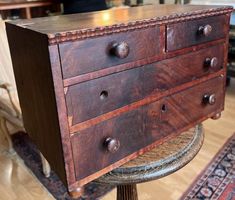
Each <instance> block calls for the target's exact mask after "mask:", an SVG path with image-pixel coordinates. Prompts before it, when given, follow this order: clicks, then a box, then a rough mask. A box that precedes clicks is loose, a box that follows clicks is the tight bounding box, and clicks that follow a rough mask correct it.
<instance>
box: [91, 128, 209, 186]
mask: <svg viewBox="0 0 235 200" xmlns="http://www.w3.org/2000/svg"><path fill="white" fill-rule="evenodd" d="M203 138H204V132H203V128H202V125H197V126H195V127H194V128H191V129H190V130H188V131H185V132H183V133H181V134H179V135H178V136H176V137H174V138H172V139H169V140H167V141H166V142H164V143H162V144H161V145H158V146H157V147H156V148H154V149H152V150H151V151H149V152H146V153H145V154H143V155H141V156H139V157H137V158H136V159H133V160H131V161H129V162H128V163H126V164H124V165H122V166H120V167H119V168H117V169H115V170H113V171H111V172H109V173H107V174H105V175H103V176H101V177H100V178H99V179H97V180H96V182H98V183H106V184H113V185H119V184H133V183H141V182H145V181H150V180H154V179H158V178H161V177H164V176H167V175H169V174H171V173H173V172H175V171H176V170H178V169H180V168H182V167H183V166H185V165H186V164H187V163H188V162H190V161H191V160H192V159H193V158H194V156H195V155H196V154H197V153H198V151H199V150H200V148H201V146H202V143H203Z"/></svg>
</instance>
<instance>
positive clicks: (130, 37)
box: [59, 27, 163, 78]
mask: <svg viewBox="0 0 235 200" xmlns="http://www.w3.org/2000/svg"><path fill="white" fill-rule="evenodd" d="M160 41H161V36H160V33H159V27H153V28H148V29H143V30H139V31H130V32H128V33H117V34H115V35H110V36H106V37H99V38H94V39H89V40H83V41H76V42H67V43H63V44H60V45H59V48H60V56H61V64H62V71H63V78H70V77H74V76H77V75H81V74H85V73H89V72H93V71H97V70H101V69H104V68H108V67H111V66H114V65H118V64H122V63H127V62H131V61H135V60H140V59H143V58H148V57H151V56H154V55H156V54H162V53H163V49H160ZM120 42H126V43H127V45H128V46H129V55H128V56H127V57H126V58H124V59H121V58H118V57H116V56H114V55H112V54H111V48H112V44H114V43H120ZM88 52H89V53H88ZM88 54H89V55H88ZM68 58H69V59H68Z"/></svg>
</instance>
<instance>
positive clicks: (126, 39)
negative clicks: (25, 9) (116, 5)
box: [6, 5, 232, 196]
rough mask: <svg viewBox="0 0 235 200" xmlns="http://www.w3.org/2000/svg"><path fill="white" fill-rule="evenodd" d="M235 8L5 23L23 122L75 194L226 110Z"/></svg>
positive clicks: (159, 10) (130, 12)
mask: <svg viewBox="0 0 235 200" xmlns="http://www.w3.org/2000/svg"><path fill="white" fill-rule="evenodd" d="M156 10H157V12H156ZM231 11H232V7H219V6H190V5H187V6H178V5H177V6H172V5H170V6H167V5H164V6H146V7H145V6H144V7H138V8H130V9H118V10H108V11H102V12H94V13H88V14H78V15H68V16H56V17H49V18H42V19H32V20H18V21H13V22H8V23H7V24H6V28H7V34H8V39H9V45H10V50H11V56H12V62H13V66H14V73H15V77H16V83H17V89H18V93H19V99H20V104H21V108H22V112H23V118H24V124H25V128H26V130H27V132H28V133H29V134H30V136H31V137H32V139H33V141H34V142H35V144H36V145H37V146H38V148H39V150H40V151H41V152H42V153H43V155H44V156H45V157H46V159H47V160H48V161H49V163H50V165H51V167H52V169H53V170H54V171H55V172H56V173H57V174H58V175H59V177H60V178H61V179H62V181H63V182H64V183H65V184H66V186H67V187H68V190H69V191H70V193H71V194H73V195H74V196H76V194H77V191H82V189H81V188H79V187H81V186H83V185H84V184H86V183H88V182H90V181H92V180H94V179H96V178H98V177H99V176H101V175H103V174H105V173H107V172H109V171H111V170H112V169H114V168H116V167H118V166H120V165H121V164H124V163H125V162H127V161H129V160H130V159H133V158H135V157H137V156H138V155H140V154H143V153H144V152H146V151H148V150H150V149H151V148H153V147H155V146H156V145H158V144H160V143H162V142H164V141H166V140H169V139H170V138H172V137H173V136H175V135H176V134H179V133H180V132H182V131H184V130H186V129H188V128H190V127H192V126H194V125H195V124H197V123H199V122H202V121H203V120H206V119H207V118H210V117H214V118H216V117H215V116H219V115H218V113H220V112H221V111H222V110H223V106H224V95H225V92H224V91H225V77H224V75H225V74H226V58H227V45H228V29H229V19H230V13H231ZM172 13H177V15H175V14H172ZM104 16H109V19H107V17H104ZM205 26H207V28H206V30H205V31H204V32H203V31H202V30H201V27H205ZM199 29H200V31H199ZM203 34H204V35H203ZM115 48H116V49H115ZM212 59H213V62H210V60H212ZM204 95H209V97H211V98H210V103H211V104H212V103H213V102H214V100H215V103H214V104H213V105H210V103H208V102H209V100H208V98H207V97H208V96H206V98H204ZM210 95H211V96H210ZM212 97H213V98H212ZM214 97H215V98H214ZM205 99H206V100H205ZM206 101H207V102H206ZM107 139H108V140H107ZM107 141H112V142H114V143H113V144H107ZM119 144H120V147H119ZM110 146H111V147H112V148H108V147H110ZM118 147H119V148H118ZM110 149H111V150H112V151H113V153H111V152H110Z"/></svg>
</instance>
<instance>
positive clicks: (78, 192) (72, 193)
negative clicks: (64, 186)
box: [69, 187, 84, 199]
mask: <svg viewBox="0 0 235 200" xmlns="http://www.w3.org/2000/svg"><path fill="white" fill-rule="evenodd" d="M83 193H84V188H83V187H78V188H76V189H75V190H72V191H70V192H69V196H70V197H71V198H73V199H77V198H79V197H81V196H82V195H83Z"/></svg>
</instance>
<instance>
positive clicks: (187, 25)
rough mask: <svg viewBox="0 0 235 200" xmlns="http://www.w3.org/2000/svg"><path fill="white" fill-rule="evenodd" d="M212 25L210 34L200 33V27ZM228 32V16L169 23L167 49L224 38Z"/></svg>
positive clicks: (171, 49)
mask: <svg viewBox="0 0 235 200" xmlns="http://www.w3.org/2000/svg"><path fill="white" fill-rule="evenodd" d="M206 25H210V26H211V27H212V31H211V33H210V34H209V35H208V36H204V35H202V34H200V33H199V27H201V26H202V27H204V26H206ZM227 32H228V24H227V16H226V15H221V16H216V17H208V18H204V19H199V20H194V21H187V22H182V23H176V24H170V25H167V41H166V49H167V50H168V51H174V50H177V49H182V48H184V47H188V46H193V45H196V44H199V43H203V42H208V41H211V40H216V39H220V38H224V37H225V36H226V33H227Z"/></svg>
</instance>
